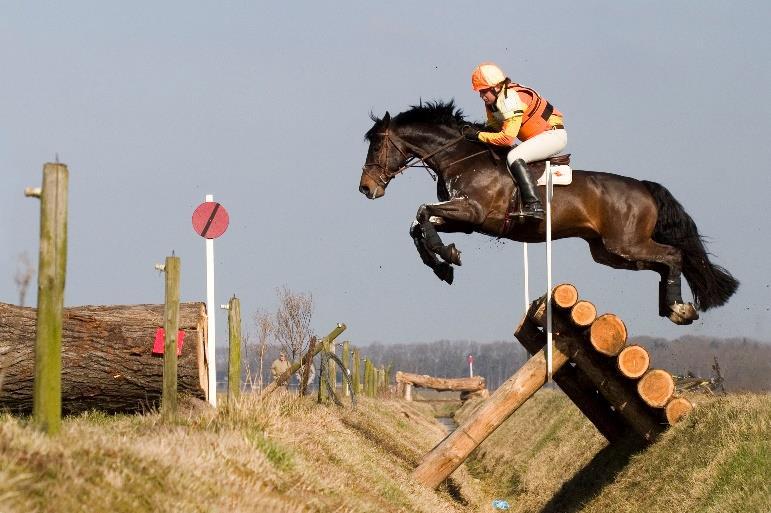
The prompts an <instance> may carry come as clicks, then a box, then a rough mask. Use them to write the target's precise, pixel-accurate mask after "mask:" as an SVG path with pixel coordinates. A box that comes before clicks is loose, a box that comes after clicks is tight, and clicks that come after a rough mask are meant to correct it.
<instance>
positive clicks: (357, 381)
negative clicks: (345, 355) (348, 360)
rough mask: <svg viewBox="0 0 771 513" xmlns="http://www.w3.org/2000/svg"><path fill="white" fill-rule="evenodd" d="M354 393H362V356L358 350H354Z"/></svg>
mask: <svg viewBox="0 0 771 513" xmlns="http://www.w3.org/2000/svg"><path fill="white" fill-rule="evenodd" d="M352 381H353V393H354V394H356V395H359V394H360V393H361V354H360V351H359V350H358V349H354V350H353V379H352Z"/></svg>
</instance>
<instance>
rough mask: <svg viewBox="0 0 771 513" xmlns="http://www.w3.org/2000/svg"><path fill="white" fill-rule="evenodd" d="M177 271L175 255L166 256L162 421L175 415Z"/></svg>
mask: <svg viewBox="0 0 771 513" xmlns="http://www.w3.org/2000/svg"><path fill="white" fill-rule="evenodd" d="M179 271H180V261H179V257H177V256H170V257H166V264H165V265H164V266H163V272H164V275H165V277H166V280H165V281H166V295H165V300H164V304H165V307H164V310H163V329H164V332H165V339H164V344H163V396H162V397H161V417H162V418H163V420H164V422H170V421H173V420H174V419H175V418H176V417H177V333H178V331H179Z"/></svg>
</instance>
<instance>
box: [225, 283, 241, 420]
mask: <svg viewBox="0 0 771 513" xmlns="http://www.w3.org/2000/svg"><path fill="white" fill-rule="evenodd" d="M228 335H229V344H230V351H229V352H228V354H229V356H228V405H230V404H231V403H232V402H233V401H235V400H237V399H238V397H239V396H240V395H241V300H239V299H238V298H237V297H236V296H233V297H232V298H230V301H229V302H228Z"/></svg>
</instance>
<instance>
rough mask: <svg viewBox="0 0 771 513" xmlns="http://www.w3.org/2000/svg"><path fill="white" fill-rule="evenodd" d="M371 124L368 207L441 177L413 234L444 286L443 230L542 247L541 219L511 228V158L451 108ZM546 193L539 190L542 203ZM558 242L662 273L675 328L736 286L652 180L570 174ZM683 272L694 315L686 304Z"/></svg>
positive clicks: (558, 201)
mask: <svg viewBox="0 0 771 513" xmlns="http://www.w3.org/2000/svg"><path fill="white" fill-rule="evenodd" d="M372 119H373V121H374V122H375V124H374V125H373V126H372V128H371V129H370V130H369V131H368V132H367V134H366V139H367V140H368V141H369V151H368V152H367V160H366V162H365V164H364V168H363V170H362V174H361V182H360V185H359V191H361V193H362V194H364V195H365V196H366V197H368V198H370V199H375V198H379V197H381V196H383V195H384V194H385V189H386V187H387V186H388V184H389V182H390V181H391V180H392V179H393V178H394V177H395V176H397V175H398V174H399V173H401V172H402V171H404V170H405V169H406V168H408V167H412V166H413V165H414V164H415V161H420V162H422V163H423V164H424V165H425V166H426V167H428V168H430V169H431V170H433V171H434V172H435V173H436V175H437V178H438V179H437V197H438V199H439V202H438V203H426V204H423V205H421V206H420V208H418V213H417V216H416V220H415V221H414V222H413V224H412V226H411V228H410V235H411V236H412V238H413V241H414V242H415V246H416V247H417V249H418V253H419V255H420V257H421V259H422V260H423V262H424V263H425V264H426V265H427V266H429V267H431V268H432V269H433V270H434V273H435V274H436V275H437V276H438V277H439V278H440V279H442V280H443V281H446V282H447V283H452V280H453V267H452V265H460V264H461V261H460V252H459V251H458V250H457V249H456V248H455V245H454V244H449V245H444V244H443V243H442V240H441V238H440V237H439V234H438V233H437V231H440V232H463V233H472V232H479V233H484V234H487V235H490V236H492V237H500V238H507V239H511V240H515V241H520V242H543V241H544V240H545V237H546V236H545V226H546V223H545V221H537V220H536V221H534V220H529V221H525V222H515V223H511V221H510V218H509V215H508V213H509V211H510V208H511V205H510V198H511V197H512V193H513V192H514V183H513V180H512V179H511V176H510V175H509V173H508V171H507V170H506V167H505V166H506V163H505V156H503V155H505V153H499V152H497V151H496V150H494V149H492V148H489V147H487V146H485V145H483V144H482V143H474V142H470V141H467V140H465V139H464V138H463V137H462V136H461V133H460V129H461V127H462V126H463V125H466V124H472V125H473V123H469V122H468V121H466V119H465V118H464V117H463V113H462V112H461V111H460V110H459V109H457V108H456V107H455V105H454V103H453V102H452V101H450V102H448V103H442V102H433V103H431V102H430V103H428V104H423V105H421V106H418V107H412V108H411V109H410V110H407V111H405V112H402V113H400V114H398V115H396V116H394V117H393V118H391V116H390V115H389V114H388V113H387V112H386V114H385V116H384V117H383V118H382V119H378V118H375V117H374V116H373V117H372ZM474 126H476V127H477V128H483V127H482V126H481V125H474ZM529 168H530V172H531V174H535V175H536V177H537V176H540V175H541V174H542V173H543V171H544V168H545V164H544V162H534V163H532V164H530V165H529ZM544 189H545V188H544V187H538V193H539V195H540V196H541V198H542V201H544V200H543V196H544ZM552 237H553V238H554V239H560V238H565V237H580V238H582V239H584V240H585V241H586V242H587V243H588V244H589V249H590V251H591V254H592V257H593V258H594V260H595V261H596V262H599V263H601V264H605V265H608V266H611V267H614V268H616V269H631V270H652V271H656V272H657V273H659V275H660V276H661V281H660V284H659V315H661V316H662V317H668V318H669V319H670V320H672V321H673V322H675V323H676V324H690V323H691V322H693V320H695V319H698V314H697V312H696V309H699V310H702V311H704V310H708V309H709V308H713V307H716V306H720V305H722V304H724V303H725V302H726V301H728V298H730V297H731V295H733V294H734V292H736V289H737V287H738V285H739V283H738V281H737V280H736V279H734V278H733V276H731V275H730V274H729V273H728V271H726V270H725V269H723V268H722V267H719V266H717V265H714V264H712V263H711V262H710V261H709V258H708V256H707V251H706V249H705V247H704V244H703V242H702V239H701V237H700V235H699V233H698V231H697V229H696V224H695V223H694V222H693V220H692V219H691V217H690V216H689V215H688V214H687V213H686V212H685V210H684V209H683V207H682V206H681V205H680V203H679V202H678V201H677V200H676V199H675V198H674V197H672V195H671V194H670V192H669V191H668V190H667V189H666V188H665V187H663V186H662V185H659V184H657V183H654V182H649V181H645V180H636V179H634V178H628V177H625V176H620V175H616V174H612V173H602V172H597V171H574V172H573V181H572V183H571V184H570V185H567V186H556V187H555V188H554V195H553V202H552ZM437 255H438V256H439V257H440V258H437ZM681 273H682V274H684V275H685V279H686V280H687V281H688V285H689V286H690V288H691V292H692V293H693V298H694V304H695V307H694V305H692V304H690V303H684V302H683V299H682V295H681V290H680V275H681Z"/></svg>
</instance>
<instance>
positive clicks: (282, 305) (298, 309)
mask: <svg viewBox="0 0 771 513" xmlns="http://www.w3.org/2000/svg"><path fill="white" fill-rule="evenodd" d="M276 295H277V296H278V309H277V310H276V317H275V323H274V326H273V336H274V337H275V339H276V342H278V345H279V346H280V347H281V349H283V350H284V351H286V355H287V357H288V358H289V360H290V361H292V362H294V361H297V360H298V359H299V358H300V357H301V356H302V355H303V354H305V351H306V350H307V348H308V344H309V343H310V340H311V336H312V335H313V331H312V330H311V318H312V317H313V296H312V295H311V294H310V293H308V294H303V293H295V292H292V291H291V290H290V289H289V288H288V287H287V286H286V285H285V286H283V287H281V288H280V289H276Z"/></svg>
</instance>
